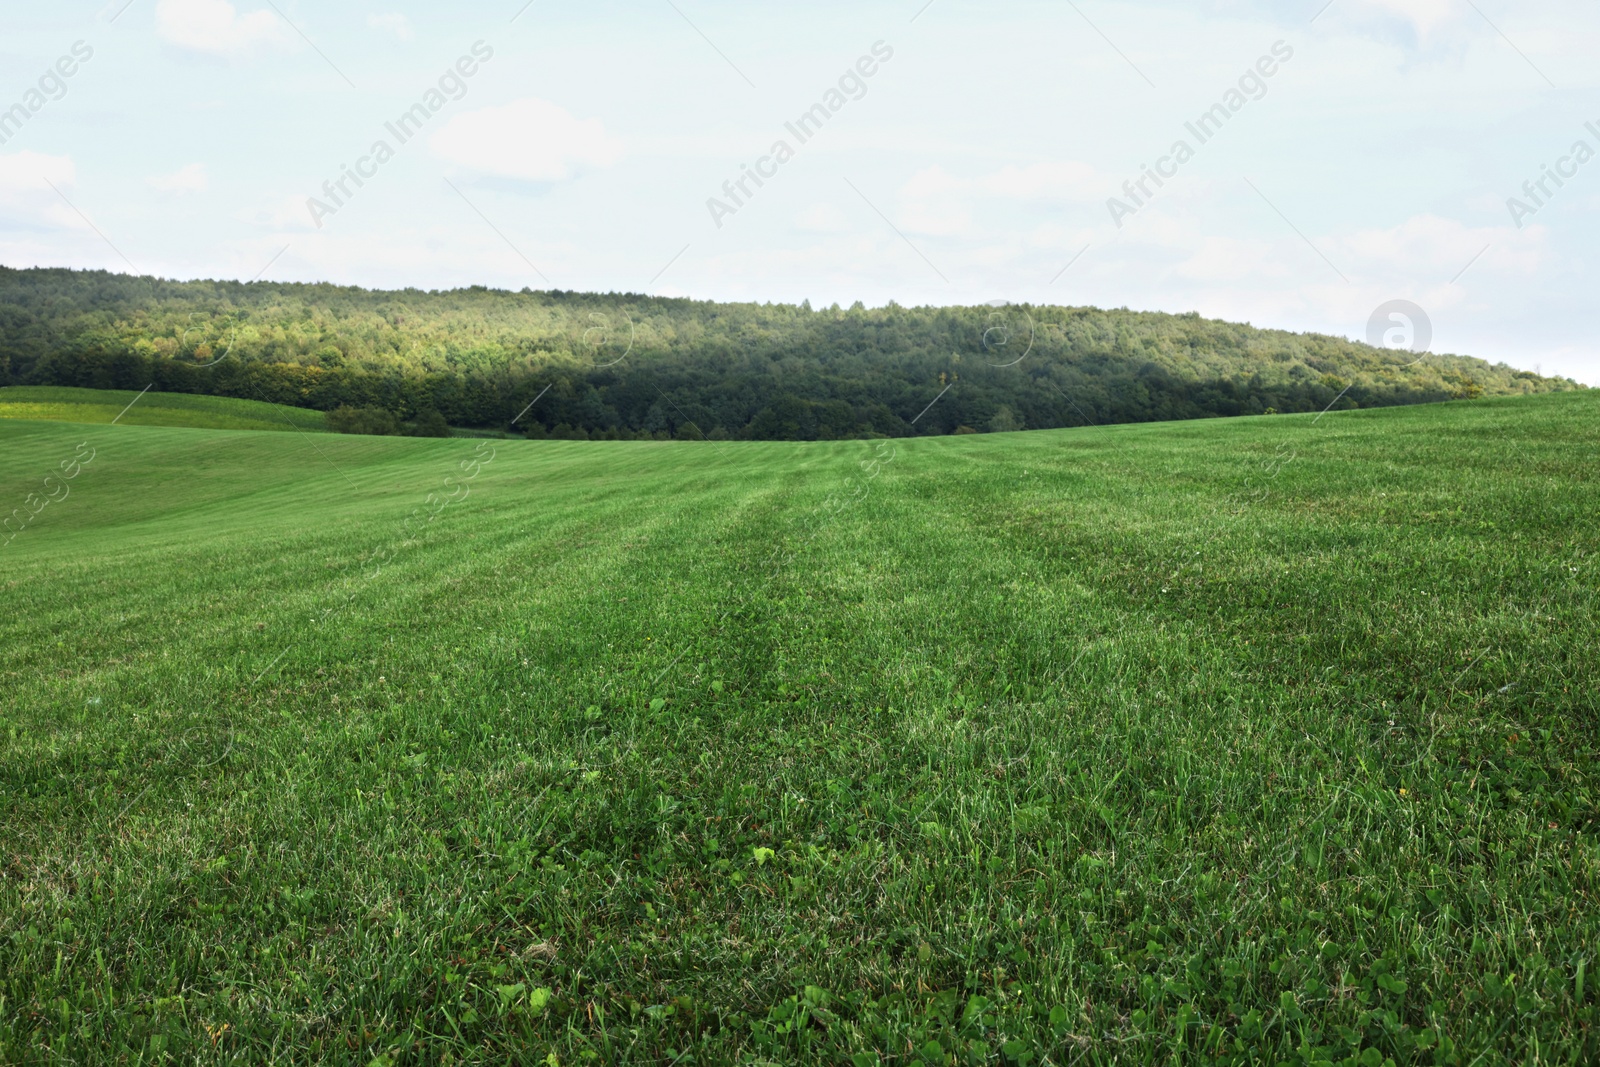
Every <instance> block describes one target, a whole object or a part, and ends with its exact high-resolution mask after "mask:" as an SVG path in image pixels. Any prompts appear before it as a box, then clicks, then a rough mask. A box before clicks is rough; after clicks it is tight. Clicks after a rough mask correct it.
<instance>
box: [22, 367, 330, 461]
mask: <svg viewBox="0 0 1600 1067" xmlns="http://www.w3.org/2000/svg"><path fill="white" fill-rule="evenodd" d="M119 416H120V417H119ZM0 419H45V420H49V421H53V422H80V423H102V424H109V423H112V422H115V423H116V424H117V425H119V426H187V427H190V428H194V429H206V430H303V431H312V432H319V433H320V432H323V431H325V430H326V429H327V423H326V421H325V420H324V419H323V415H322V412H320V411H311V410H308V409H306V408H296V407H290V406H288V405H287V404H267V403H263V402H261V401H259V400H236V399H233V398H231V397H221V396H193V395H190V394H187V393H161V392H156V391H154V390H152V391H150V392H148V393H145V394H144V395H142V396H141V395H140V394H139V391H138V390H137V389H75V388H69V387H65V386H55V385H12V386H6V387H3V388H0ZM0 477H4V474H0Z"/></svg>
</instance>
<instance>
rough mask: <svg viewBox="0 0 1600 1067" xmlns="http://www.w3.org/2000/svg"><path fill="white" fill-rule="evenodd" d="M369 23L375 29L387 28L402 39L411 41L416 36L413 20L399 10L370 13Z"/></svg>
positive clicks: (386, 29)
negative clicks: (378, 13)
mask: <svg viewBox="0 0 1600 1067" xmlns="http://www.w3.org/2000/svg"><path fill="white" fill-rule="evenodd" d="M367 25H368V26H370V27H372V28H373V29H375V30H385V31H387V32H389V33H392V34H394V35H395V36H396V37H398V38H400V39H401V40H402V41H409V40H411V38H413V37H415V36H416V32H415V31H413V30H412V29H411V20H410V19H408V18H406V17H405V16H404V15H402V14H400V12H398V11H391V12H388V13H386V14H382V15H368V16H367Z"/></svg>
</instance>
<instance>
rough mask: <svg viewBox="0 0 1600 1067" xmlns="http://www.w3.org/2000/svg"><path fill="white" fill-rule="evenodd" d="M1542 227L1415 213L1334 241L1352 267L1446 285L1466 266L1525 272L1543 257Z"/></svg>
mask: <svg viewBox="0 0 1600 1067" xmlns="http://www.w3.org/2000/svg"><path fill="white" fill-rule="evenodd" d="M1547 234H1548V231H1547V230H1546V229H1545V228H1544V227H1542V226H1538V225H1533V226H1529V227H1527V228H1526V229H1524V230H1520V231H1519V230H1518V229H1516V228H1515V227H1513V226H1468V225H1467V224H1466V223H1464V222H1461V221H1460V220H1459V219H1448V218H1441V217H1440V216H1438V215H1415V216H1412V217H1411V218H1409V219H1407V220H1406V221H1404V222H1402V223H1400V224H1399V225H1398V226H1392V227H1389V228H1388V229H1384V230H1361V231H1359V232H1357V233H1354V234H1351V235H1350V236H1349V237H1346V238H1344V239H1343V240H1342V241H1341V242H1340V243H1341V244H1342V245H1343V246H1344V248H1345V249H1348V251H1349V252H1350V253H1351V256H1350V258H1352V259H1353V260H1354V261H1355V262H1356V263H1357V265H1358V266H1360V267H1362V268H1364V270H1366V271H1367V272H1370V273H1379V274H1383V273H1397V274H1402V275H1406V274H1409V275H1415V276H1419V277H1432V278H1436V279H1437V280H1438V281H1439V282H1441V283H1447V282H1449V281H1450V279H1452V278H1453V277H1455V276H1456V275H1457V274H1460V273H1462V272H1463V271H1464V270H1465V269H1466V268H1467V266H1468V264H1469V263H1470V264H1472V269H1473V270H1480V269H1484V268H1492V269H1494V270H1499V271H1507V270H1515V271H1519V272H1522V273H1529V272H1532V271H1535V270H1537V269H1538V268H1539V267H1540V266H1541V265H1542V264H1543V260H1544V257H1545V250H1544V239H1545V237H1546V236H1547Z"/></svg>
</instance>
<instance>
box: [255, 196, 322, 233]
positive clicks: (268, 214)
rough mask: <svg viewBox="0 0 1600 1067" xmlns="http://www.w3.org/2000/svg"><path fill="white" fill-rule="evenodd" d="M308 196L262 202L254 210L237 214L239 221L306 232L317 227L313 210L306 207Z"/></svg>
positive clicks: (268, 227) (271, 228) (267, 227)
mask: <svg viewBox="0 0 1600 1067" xmlns="http://www.w3.org/2000/svg"><path fill="white" fill-rule="evenodd" d="M306 199H307V198H306V197H303V196H289V197H284V198H283V199H281V200H273V201H271V202H270V203H266V204H262V205H261V206H259V207H257V208H256V209H255V210H253V211H246V212H244V213H242V214H240V215H238V216H236V217H237V218H238V219H239V221H241V222H247V223H249V224H251V225H252V226H262V227H265V228H266V229H269V230H279V231H281V230H291V231H296V232H301V233H306V232H310V231H312V230H314V229H315V228H316V227H315V226H314V225H313V224H312V219H311V210H310V209H309V208H308V207H306Z"/></svg>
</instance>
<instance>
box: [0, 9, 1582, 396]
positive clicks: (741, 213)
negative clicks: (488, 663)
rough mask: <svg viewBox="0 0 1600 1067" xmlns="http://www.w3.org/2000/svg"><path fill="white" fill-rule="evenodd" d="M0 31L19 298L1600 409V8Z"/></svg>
mask: <svg viewBox="0 0 1600 1067" xmlns="http://www.w3.org/2000/svg"><path fill="white" fill-rule="evenodd" d="M0 27H3V28H4V30H5V32H4V34H3V35H0V72H3V76H0V137H4V141H3V142H0V263H4V264H5V265H8V266H13V267H25V266H68V267H77V268H100V269H107V270H116V271H137V272H139V273H149V274H158V275H161V276H164V277H173V278H233V279H243V280H249V279H254V278H263V279H271V280H277V281H332V282H337V283H340V284H350V285H361V286H367V287H375V288H403V287H416V288H423V289H441V288H454V287H460V286H468V285H486V286H490V287H496V288H506V289H522V288H532V289H564V290H590V291H606V292H611V291H617V292H636V293H653V294H657V295H663V296H689V297H695V298H699V299H716V300H736V301H756V302H769V301H770V302H787V303H798V302H800V301H802V300H810V301H811V303H812V305H813V306H825V305H829V304H833V303H835V302H837V303H839V304H841V305H846V306H848V305H849V304H852V303H854V302H855V301H857V300H859V301H862V302H864V303H865V304H867V305H868V306H878V305H883V304H886V303H888V302H889V301H891V300H893V301H898V302H899V303H901V304H903V305H927V304H978V303H987V302H995V301H1010V302H1028V303H1033V304H1053V305H1095V306H1100V307H1129V308H1135V309H1140V310H1159V311H1170V312H1186V311H1197V312H1199V313H1200V314H1202V315H1205V316H1208V317H1215V318H1222V319H1227V320H1231V321H1237V322H1248V323H1251V324H1254V325H1256V326H1262V327H1271V328H1280V329H1290V330H1301V331H1316V332H1320V333H1327V334H1334V335H1338V336H1344V337H1350V338H1354V339H1357V340H1369V339H1373V338H1377V339H1379V340H1380V341H1382V342H1384V343H1389V344H1393V345H1405V346H1412V347H1417V346H1420V345H1422V344H1424V343H1427V344H1429V345H1430V350H1431V351H1432V352H1436V353H1462V354H1470V355H1475V356H1481V357H1483V358H1486V359H1489V360H1492V361H1497V362H1498V361H1503V362H1506V363H1510V364H1512V365H1513V366H1517V367H1522V368H1526V369H1529V370H1541V371H1543V372H1544V373H1546V374H1560V375H1565V376H1568V377H1572V378H1575V379H1577V380H1579V381H1582V382H1585V383H1588V384H1593V385H1600V340H1597V337H1596V331H1595V329H1594V326H1593V323H1592V321H1591V320H1592V317H1593V316H1592V311H1593V308H1594V305H1595V300H1594V294H1595V293H1596V292H1600V284H1597V283H1600V91H1597V89H1600V65H1597V64H1596V63H1595V62H1594V58H1593V57H1594V55H1595V54H1596V51H1597V45H1600V6H1597V5H1596V4H1594V3H1593V2H1592V0H1523V2H1521V3H1512V2H1510V0H1332V2H1331V3H1329V2H1328V0H1305V2H1301V0H1277V2H1274V3H1267V2H1265V0H1190V2H1187V3H1177V2H1161V0H1121V2H1111V0H1050V2H1037V3H1031V2H1015V3H1013V2H1004V0H1001V2H996V0H982V2H979V0H931V2H928V0H894V2H878V0H849V2H835V0H815V2H809V3H806V4H803V5H802V4H778V3H772V2H755V0H743V2H740V3H733V2H730V0H626V2H623V0H593V2H589V3H584V4H581V5H580V4H572V3H566V4H562V3H557V2H555V0H532V2H531V3H529V2H526V0H492V2H491V0H455V2H452V3H450V4H448V5H446V4H440V3H434V4H422V3H410V2H402V0H347V2H343V3H337V4H331V3H330V4H313V3H309V2H307V0H233V2H230V0H109V2H78V0H52V3H50V4H40V3H37V2H36V0H29V2H26V3H24V2H21V0H0ZM408 115H409V116H410V117H409V119H407V120H406V121H405V122H404V123H402V117H403V116H408ZM807 115H809V116H811V117H810V118H809V120H808V121H807V122H805V123H804V124H802V121H801V120H802V117H803V116H807ZM1204 116H1210V117H1209V119H1207V120H1205V121H1204V122H1202V118H1203V117H1204ZM752 173H754V174H755V177H752V176H751V175H752ZM351 175H354V176H351ZM1552 175H1554V176H1552ZM741 182H742V187H741ZM1397 301H1403V302H1406V304H1405V305H1400V306H1402V307H1403V308H1404V310H1402V311H1401V312H1400V313H1399V317H1392V316H1391V309H1392V308H1393V307H1395V306H1397V305H1396V304H1395V302H1397ZM1419 337H1420V338H1421V340H1419Z"/></svg>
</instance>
